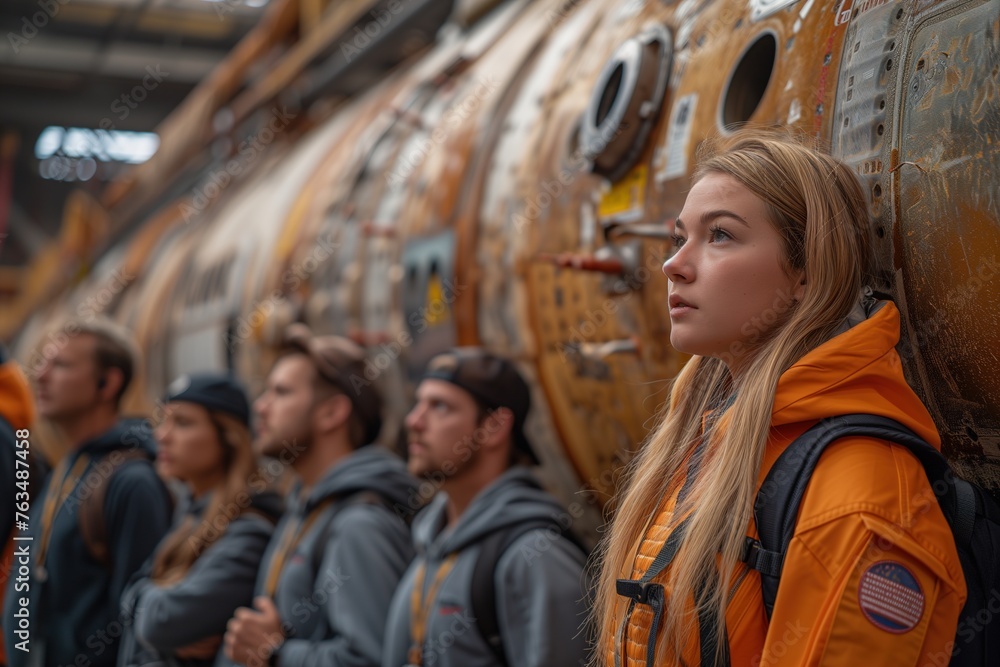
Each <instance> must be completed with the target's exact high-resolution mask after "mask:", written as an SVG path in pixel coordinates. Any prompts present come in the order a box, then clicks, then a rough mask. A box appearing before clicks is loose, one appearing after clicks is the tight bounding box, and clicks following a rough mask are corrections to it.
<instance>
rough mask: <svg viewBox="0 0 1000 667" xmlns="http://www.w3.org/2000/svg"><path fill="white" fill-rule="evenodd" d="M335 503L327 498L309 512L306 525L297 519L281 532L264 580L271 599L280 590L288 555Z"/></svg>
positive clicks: (287, 524) (267, 594) (266, 593)
mask: <svg viewBox="0 0 1000 667" xmlns="http://www.w3.org/2000/svg"><path fill="white" fill-rule="evenodd" d="M333 501H334V498H327V499H326V500H324V501H323V502H321V503H320V504H319V505H317V506H316V507H314V508H312V511H310V512H309V516H307V517H306V520H305V523H304V524H302V519H301V518H300V517H295V518H293V519H292V520H291V521H289V522H288V523H286V524H285V528H284V530H282V531H281V541H280V542H279V543H278V548H277V549H275V551H274V555H273V556H271V563H270V564H269V565H268V568H267V579H265V580H264V594H265V595H266V596H267V597H269V598H272V599H273V598H274V593H275V591H277V590H278V578H279V577H280V576H281V570H282V568H284V567H285V561H286V560H287V559H288V554H290V553H291V552H292V550H294V549H295V547H296V546H297V545H298V543H299V540H301V539H302V536H303V535H305V534H306V533H308V532H309V529H310V528H312V525H313V524H314V523H316V519H318V518H319V515H320V514H322V513H323V510H325V509H326V508H327V507H329V506H330V505H331V504H332V503H333ZM300 524H302V529H301V530H299V525H300Z"/></svg>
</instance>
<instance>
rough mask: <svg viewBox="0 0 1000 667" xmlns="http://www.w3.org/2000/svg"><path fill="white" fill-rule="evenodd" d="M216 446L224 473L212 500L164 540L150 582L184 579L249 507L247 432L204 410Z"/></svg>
mask: <svg viewBox="0 0 1000 667" xmlns="http://www.w3.org/2000/svg"><path fill="white" fill-rule="evenodd" d="M208 417H209V420H211V422H212V425H213V426H214V427H215V432H216V435H217V438H218V445H219V446H221V447H222V449H223V453H224V454H223V461H224V465H225V467H226V474H225V476H224V478H223V480H222V482H221V483H220V484H219V485H218V486H217V487H216V488H215V489H213V491H212V499H211V500H210V501H209V504H208V507H207V508H206V509H205V512H204V514H203V515H202V517H201V518H200V520H196V519H195V518H194V517H192V516H188V517H185V519H184V521H182V522H181V524H180V525H179V526H178V527H177V528H175V529H174V530H173V531H171V533H170V534H169V535H168V536H167V537H166V538H165V540H164V543H163V545H162V546H161V547H160V548H159V549H157V552H156V557H155V559H154V560H153V572H152V579H153V581H154V582H156V583H157V584H161V585H163V584H170V583H174V582H177V581H179V580H181V579H183V578H184V575H186V574H187V572H188V570H190V569H191V566H192V565H193V564H194V562H195V561H196V560H198V557H199V556H201V554H202V553H204V551H205V549H207V548H208V547H210V546H211V545H212V544H214V543H215V542H216V540H218V539H219V538H220V537H221V536H222V535H223V533H225V531H226V528H227V527H228V525H229V523H230V522H231V521H232V520H233V519H235V518H236V517H238V516H240V515H241V514H242V513H243V512H244V511H245V510H246V509H247V507H248V506H249V499H250V495H251V489H250V480H251V478H252V476H253V475H254V474H255V472H256V470H257V457H256V455H255V454H254V451H253V445H252V440H251V436H250V429H249V428H248V427H247V426H246V425H245V424H244V423H242V422H241V421H240V420H238V419H236V418H235V417H233V416H232V415H230V414H228V413H225V412H220V411H217V410H209V411H208Z"/></svg>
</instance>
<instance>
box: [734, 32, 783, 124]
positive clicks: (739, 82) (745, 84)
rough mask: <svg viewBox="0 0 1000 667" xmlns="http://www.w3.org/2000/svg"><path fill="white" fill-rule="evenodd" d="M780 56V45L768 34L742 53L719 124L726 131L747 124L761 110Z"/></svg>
mask: <svg viewBox="0 0 1000 667" xmlns="http://www.w3.org/2000/svg"><path fill="white" fill-rule="evenodd" d="M777 53H778V42H777V40H776V39H775V37H774V35H773V34H771V33H769V32H768V33H764V34H763V35H761V36H760V37H758V38H757V39H756V41H754V43H753V44H751V45H750V47H749V48H747V50H746V51H744V52H743V55H742V56H741V57H740V60H739V62H738V63H737V64H736V68H735V69H734V70H733V73H732V75H731V76H730V77H729V83H728V84H727V85H726V93H725V95H723V97H722V108H721V114H720V116H721V118H720V122H721V125H722V128H723V129H724V130H734V129H736V128H737V127H738V126H739V125H740V124H742V123H745V122H747V121H748V120H750V117H751V116H753V114H754V112H755V111H756V110H757V107H758V106H760V102H761V100H762V99H764V93H765V92H766V91H767V84H768V83H769V82H770V81H771V74H772V72H773V71H774V62H775V56H776V55H777Z"/></svg>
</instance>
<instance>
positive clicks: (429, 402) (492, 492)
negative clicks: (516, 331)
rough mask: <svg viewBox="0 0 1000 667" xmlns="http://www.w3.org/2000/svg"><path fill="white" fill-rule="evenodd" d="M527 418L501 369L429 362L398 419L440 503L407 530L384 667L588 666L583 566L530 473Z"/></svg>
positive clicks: (563, 523) (461, 359)
mask: <svg viewBox="0 0 1000 667" xmlns="http://www.w3.org/2000/svg"><path fill="white" fill-rule="evenodd" d="M529 407H530V393H529V388H528V385H527V383H526V382H525V381H524V379H523V378H522V377H521V375H520V373H518V371H517V370H516V369H515V368H514V365H513V364H511V363H510V362H509V361H507V360H506V359H503V358H501V357H497V356H496V355H493V354H490V353H489V352H486V351H485V350H482V349H480V348H460V349H458V350H455V351H453V352H449V353H446V354H442V355H439V356H437V357H435V358H434V359H432V360H431V362H430V364H429V366H428V369H427V372H426V374H425V375H424V379H423V381H422V382H421V383H420V386H419V387H418V388H417V404H416V405H415V406H414V408H413V410H412V411H410V414H409V415H408V416H407V417H406V427H407V431H408V433H409V438H408V441H409V446H408V448H409V454H410V459H409V468H410V472H412V473H414V474H415V475H418V476H424V477H427V478H428V479H429V480H430V481H432V482H434V483H435V484H436V485H437V486H439V488H440V490H441V492H442V493H439V494H438V495H437V496H436V497H435V498H434V500H433V501H432V502H431V504H430V505H429V506H428V507H427V509H425V510H424V511H423V512H422V513H421V514H420V515H419V516H417V518H416V520H415V522H414V525H413V535H414V540H415V542H416V548H417V558H416V560H415V561H414V562H413V564H412V565H411V566H410V569H409V570H408V571H407V573H406V575H405V576H404V578H403V581H402V583H401V584H400V586H399V590H397V591H396V595H395V597H394V598H393V603H392V610H391V611H390V614H389V621H388V625H387V627H386V649H385V655H384V657H383V660H382V665H383V667H403V665H424V666H427V667H430V666H432V665H433V666H435V667H467V666H468V665H477V666H481V667H487V666H490V667H492V666H501V665H504V664H507V665H516V666H517V667H571V666H578V665H582V664H585V662H586V657H587V638H586V633H584V632H583V631H582V630H581V626H582V625H583V623H584V621H585V619H586V614H587V607H588V605H587V601H586V592H587V584H586V581H585V578H584V566H585V561H586V556H585V554H584V552H583V550H582V549H581V548H579V547H578V546H577V545H576V544H575V543H574V542H573V541H572V540H571V539H568V538H567V537H566V536H565V535H564V534H563V532H562V529H564V528H566V527H568V524H570V523H572V518H571V517H570V515H569V514H568V513H567V512H566V511H565V510H564V509H563V508H562V507H560V505H559V504H558V503H557V502H556V500H555V499H554V498H553V497H552V496H550V495H549V494H548V493H546V492H545V491H543V490H542V489H541V488H540V487H539V485H538V483H537V482H536V481H535V480H534V478H533V477H532V475H531V473H530V471H529V470H528V468H527V466H528V465H530V464H533V463H537V458H536V456H535V453H534V451H533V450H532V447H531V445H530V443H529V442H528V439H527V437H526V436H525V433H524V422H525V418H526V416H527V414H528V409H529ZM501 534H506V537H505V538H504V539H501V540H496V542H493V540H494V539H496V537H500V536H501ZM491 542H493V544H494V547H487V544H490V543H491ZM504 547H506V548H504ZM491 551H492V552H493V553H492V560H491V557H490V556H487V555H486V554H487V553H489V552H491ZM480 559H482V560H483V563H480V562H479V561H480ZM483 565H486V566H487V570H486V571H485V575H486V576H485V577H479V576H477V575H478V574H479V572H480V569H479V568H481V567H482V566H483ZM487 593H489V595H487ZM487 598H488V599H489V601H490V602H489V603H487V602H486V601H485V600H486V599H487ZM477 601H481V603H480V604H477ZM487 615H490V616H492V618H493V622H491V623H489V624H487V623H484V618H485V617H486V616H487ZM484 635H487V636H484Z"/></svg>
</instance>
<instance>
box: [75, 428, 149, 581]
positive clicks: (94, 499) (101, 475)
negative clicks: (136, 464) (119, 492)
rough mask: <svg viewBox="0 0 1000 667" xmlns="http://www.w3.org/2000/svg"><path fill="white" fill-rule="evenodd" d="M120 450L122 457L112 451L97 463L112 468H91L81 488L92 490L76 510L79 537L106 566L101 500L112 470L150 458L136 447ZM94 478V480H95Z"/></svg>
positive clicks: (105, 530)
mask: <svg viewBox="0 0 1000 667" xmlns="http://www.w3.org/2000/svg"><path fill="white" fill-rule="evenodd" d="M118 452H121V457H116V456H114V454H115V453H117V452H112V453H111V454H108V455H107V456H105V457H103V458H101V459H99V460H98V462H103V461H108V462H109V463H110V464H111V468H110V469H107V468H105V469H104V470H97V467H96V466H94V467H92V468H91V469H90V472H89V473H87V474H86V475H85V476H84V478H83V480H82V484H83V485H84V488H90V489H93V491H92V492H91V493H90V495H89V496H87V497H86V498H84V499H83V502H82V503H81V504H80V509H79V510H78V512H77V523H78V524H79V526H80V536H81V537H82V538H83V544H84V546H86V547H87V552H88V553H89V554H90V555H91V557H92V558H93V559H94V560H95V561H97V562H98V563H100V564H101V565H103V566H104V567H106V568H110V567H111V565H112V563H111V550H110V548H109V546H108V522H107V517H105V516H104V499H105V497H106V496H107V495H108V487H109V486H111V480H112V479H114V476H115V473H117V472H118V471H119V470H121V469H122V468H123V467H124V466H125V464H126V463H129V462H130V461H139V460H144V461H148V460H149V455H148V454H147V453H146V452H144V451H142V450H141V449H139V448H138V447H136V448H132V449H127V450H124V451H121V450H118ZM95 480H96V481H95Z"/></svg>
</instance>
